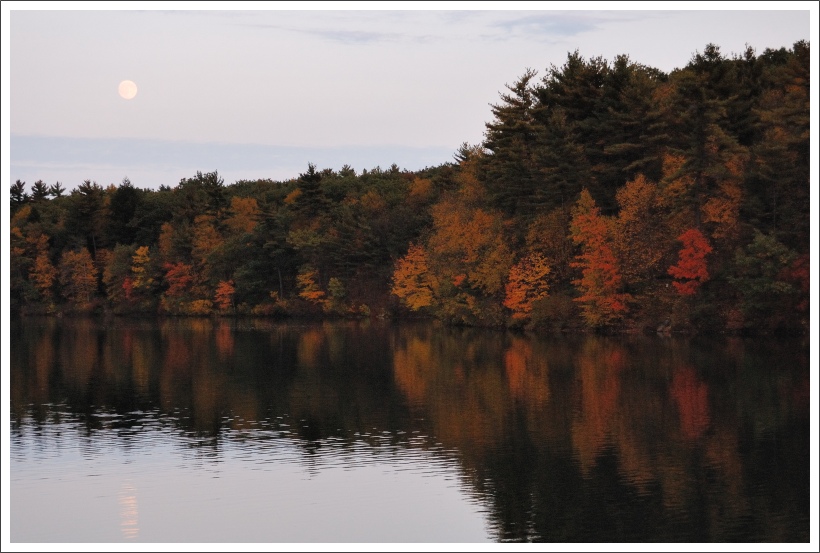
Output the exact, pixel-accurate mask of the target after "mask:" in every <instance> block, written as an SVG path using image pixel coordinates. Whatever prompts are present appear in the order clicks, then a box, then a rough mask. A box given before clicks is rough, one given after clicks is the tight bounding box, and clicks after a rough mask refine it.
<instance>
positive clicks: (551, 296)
mask: <svg viewBox="0 0 820 553" xmlns="http://www.w3.org/2000/svg"><path fill="white" fill-rule="evenodd" d="M809 53H810V52H809V44H808V43H807V42H805V41H800V42H797V43H795V44H794V45H793V46H792V48H790V49H787V48H781V49H777V50H774V49H766V50H765V51H764V52H763V53H762V54H757V53H756V51H755V50H754V49H753V48H751V47H747V49H746V51H745V52H743V53H742V54H731V55H729V56H727V55H724V54H723V53H721V51H720V48H719V47H718V46H716V45H714V44H708V45H707V46H706V47H705V48H704V50H703V52H698V53H695V54H694V55H693V56H692V58H691V59H690V60H689V62H688V63H687V65H686V66H684V67H683V68H681V69H676V70H674V71H672V72H671V73H669V74H666V73H664V72H662V71H659V70H657V69H654V68H652V67H648V66H645V65H642V64H640V63H637V62H634V61H632V60H630V59H629V57H628V56H626V55H623V56H618V57H616V58H615V59H614V60H613V61H611V62H609V61H607V60H604V59H602V58H600V57H596V58H589V59H585V58H584V57H583V56H582V55H581V54H580V53H579V52H577V51H576V52H573V53H569V54H568V56H567V59H566V61H565V62H564V63H563V65H561V66H557V65H554V64H552V65H550V66H549V68H547V69H546V70H545V71H544V73H543V75H541V76H539V74H538V72H537V71H535V70H531V69H525V70H524V71H523V73H522V74H521V76H520V77H519V78H518V79H517V80H516V81H515V82H513V83H512V84H507V85H506V86H505V89H504V92H503V93H502V94H500V98H499V99H497V100H496V103H494V104H492V105H491V106H492V120H491V121H489V122H487V123H486V131H485V139H484V141H483V142H482V143H480V144H468V143H464V144H462V146H461V147H460V148H459V149H458V150H457V151H456V152H455V153H454V157H453V161H451V162H447V163H443V164H442V165H440V166H436V167H428V168H425V169H423V170H419V171H407V170H401V169H400V168H399V167H398V166H396V165H395V164H393V165H392V166H390V167H389V168H387V169H382V168H381V167H378V166H377V167H375V168H372V169H362V170H361V171H358V172H357V171H356V170H355V169H354V168H352V167H349V166H347V165H345V166H343V167H342V168H341V169H340V170H338V171H337V170H333V169H321V168H317V167H316V166H315V165H314V164H312V163H311V164H308V166H307V168H306V170H305V172H304V173H302V174H300V175H299V176H298V177H295V178H293V179H290V180H287V181H273V180H270V179H259V180H255V181H249V180H241V181H237V182H235V183H233V184H228V185H226V184H225V183H224V181H223V179H222V177H220V175H219V173H218V172H217V171H213V172H197V173H196V174H195V175H193V176H191V177H188V178H183V179H181V180H180V182H179V184H178V185H176V186H174V187H170V186H165V185H163V186H160V188H159V189H149V188H139V187H137V186H134V185H133V184H132V183H131V182H130V181H129V180H128V178H127V177H126V178H124V179H123V180H122V182H121V183H120V184H118V185H116V184H113V183H112V184H109V185H107V186H101V185H99V184H97V183H96V182H94V181H92V180H86V181H84V182H83V183H81V184H79V185H78V186H77V187H76V188H75V189H73V190H72V191H71V192H70V193H67V191H66V189H65V188H64V186H63V185H62V184H61V183H60V182H56V183H54V184H50V185H49V184H46V183H45V182H43V181H41V180H38V181H36V182H35V183H33V184H32V185H30V187H29V188H28V189H27V187H26V184H25V183H24V182H21V181H20V180H17V181H16V182H15V183H14V184H11V186H10V188H11V209H10V215H11V217H10V226H11V234H10V240H11V249H10V284H11V291H10V307H11V311H12V313H13V314H15V315H33V314H66V315H68V314H87V313H96V314H102V313H106V314H113V315H146V314H151V315H164V316H265V317H379V318H409V317H413V318H436V319H440V320H442V321H445V322H447V323H450V324H456V325H470V326H492V327H511V328H526V329H533V330H541V331H545V332H581V331H594V332H607V333H616V332H636V331H638V332H640V331H651V332H655V331H656V330H661V331H663V332H682V333H683V332H685V333H690V334H692V333H713V332H725V333H737V334H740V333H742V334H766V333H806V332H807V331H808V325H809V219H810V213H809V198H810V192H809V190H810V150H809V142H810V114H809V97H810V79H809V76H810V73H809V70H810V55H809ZM431 132H435V129H431Z"/></svg>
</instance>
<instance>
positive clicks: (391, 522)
mask: <svg viewBox="0 0 820 553" xmlns="http://www.w3.org/2000/svg"><path fill="white" fill-rule="evenodd" d="M808 359H809V347H808V342H807V341H800V340H796V341H791V340H785V341H784V340H772V341H761V340H756V341H747V340H742V339H723V340H720V341H705V340H694V339H682V338H681V339H679V338H661V337H654V336H653V337H643V336H641V337H628V338H607V337H593V336H589V337H587V336H583V337H544V336H534V335H528V334H523V333H511V332H500V331H487V330H477V329H459V328H447V327H443V326H440V325H437V324H433V323H421V324H393V323H374V322H364V323H360V322H355V323H351V322H338V323H337V322H334V323H316V324H308V323H293V322H288V323H277V322H271V321H233V320H231V321H213V320H209V319H196V320H161V321H154V320H150V321H149V320H138V321H134V320H122V319H111V320H105V321H101V320H93V319H74V320H66V319H62V320H58V319H50V318H43V319H39V318H26V319H22V320H19V321H13V323H12V328H11V378H10V381H11V382H10V383H11V391H10V396H11V443H10V449H11V468H10V474H11V478H10V484H11V489H10V507H11V509H10V519H11V541H12V542H129V541H131V542H232V543H236V542H481V541H552V542H613V541H615V542H642V541H650V542H801V541H802V542H807V541H809V502H810V494H809V474H810V465H809V428H810V423H809V367H808Z"/></svg>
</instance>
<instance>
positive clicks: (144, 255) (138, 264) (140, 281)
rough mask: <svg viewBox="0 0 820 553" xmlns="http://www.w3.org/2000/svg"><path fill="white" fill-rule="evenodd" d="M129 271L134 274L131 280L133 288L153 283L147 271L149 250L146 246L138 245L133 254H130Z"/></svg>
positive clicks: (149, 259) (144, 286) (145, 286)
mask: <svg viewBox="0 0 820 553" xmlns="http://www.w3.org/2000/svg"><path fill="white" fill-rule="evenodd" d="M131 260H132V264H131V273H132V274H133V275H134V279H133V281H132V283H133V287H134V288H147V287H149V286H151V285H152V284H153V283H154V279H153V278H151V275H150V274H149V271H148V264H149V263H150V262H151V256H150V250H149V248H148V246H140V247H139V248H137V251H135V252H134V255H133V256H131Z"/></svg>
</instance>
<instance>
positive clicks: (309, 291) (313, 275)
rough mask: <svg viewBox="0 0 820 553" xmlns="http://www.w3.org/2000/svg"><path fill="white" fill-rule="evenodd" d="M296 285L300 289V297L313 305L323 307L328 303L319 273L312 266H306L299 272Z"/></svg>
mask: <svg viewBox="0 0 820 553" xmlns="http://www.w3.org/2000/svg"><path fill="white" fill-rule="evenodd" d="M296 284H297V286H298V288H299V297H300V298H302V299H305V300H307V301H309V302H310V303H312V304H315V305H320V306H322V307H324V306H325V304H326V303H327V301H328V300H327V298H326V297H325V295H326V294H325V292H324V290H322V288H321V286H320V285H319V271H318V270H316V268H314V267H311V266H310V265H305V266H303V267H302V268H301V269H300V270H299V274H298V275H297V276H296Z"/></svg>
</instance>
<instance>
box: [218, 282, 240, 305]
mask: <svg viewBox="0 0 820 553" xmlns="http://www.w3.org/2000/svg"><path fill="white" fill-rule="evenodd" d="M234 292H236V289H235V288H234V285H233V280H227V281H225V280H222V281H220V282H219V285H218V286H217V287H216V293H215V294H214V302H215V303H216V304H217V305H218V306H219V308H220V309H222V310H225V309H228V308H230V307H231V306H232V305H233V295H234Z"/></svg>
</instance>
